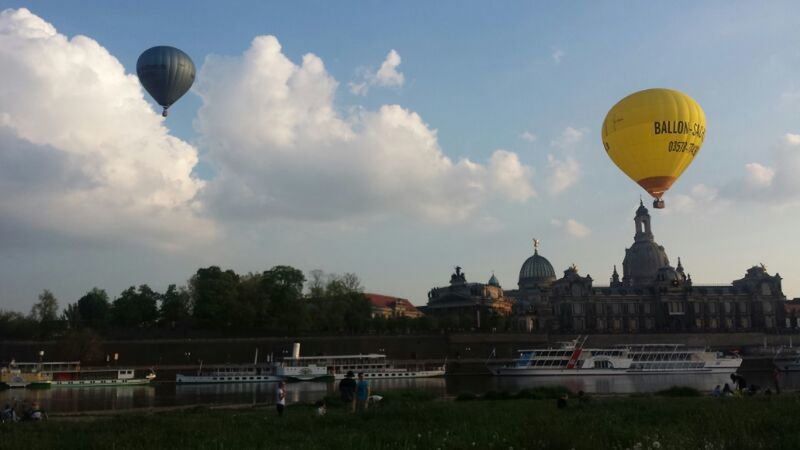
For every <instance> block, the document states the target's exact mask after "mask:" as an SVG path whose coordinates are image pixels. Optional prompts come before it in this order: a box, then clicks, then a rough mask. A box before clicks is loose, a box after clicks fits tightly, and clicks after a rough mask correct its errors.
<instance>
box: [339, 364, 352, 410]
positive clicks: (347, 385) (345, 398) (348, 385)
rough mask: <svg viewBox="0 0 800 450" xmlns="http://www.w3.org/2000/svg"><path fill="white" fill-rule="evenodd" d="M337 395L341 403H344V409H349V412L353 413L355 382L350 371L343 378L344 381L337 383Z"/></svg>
mask: <svg viewBox="0 0 800 450" xmlns="http://www.w3.org/2000/svg"><path fill="white" fill-rule="evenodd" d="M339 395H340V396H341V398H342V402H343V403H344V405H345V407H346V408H350V411H352V412H355V410H356V380H355V374H354V373H353V371H352V370H350V371H348V372H347V375H345V376H344V379H342V381H340V382H339Z"/></svg>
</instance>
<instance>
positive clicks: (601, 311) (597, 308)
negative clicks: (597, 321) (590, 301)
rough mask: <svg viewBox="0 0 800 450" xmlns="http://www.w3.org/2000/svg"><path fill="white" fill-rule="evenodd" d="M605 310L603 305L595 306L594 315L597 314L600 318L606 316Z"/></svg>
mask: <svg viewBox="0 0 800 450" xmlns="http://www.w3.org/2000/svg"><path fill="white" fill-rule="evenodd" d="M604 310H605V308H603V305H602V304H597V305H594V313H595V314H597V315H598V316H602V315H604V314H605V311H604Z"/></svg>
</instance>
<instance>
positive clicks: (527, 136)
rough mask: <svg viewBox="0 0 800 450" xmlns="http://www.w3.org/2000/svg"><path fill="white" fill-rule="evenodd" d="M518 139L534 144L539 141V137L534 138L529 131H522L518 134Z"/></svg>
mask: <svg viewBox="0 0 800 450" xmlns="http://www.w3.org/2000/svg"><path fill="white" fill-rule="evenodd" d="M519 138H520V139H522V140H523V141H527V142H536V140H537V139H539V136H536V135H535V134H533V133H531V132H530V131H523V132H522V133H520V134H519Z"/></svg>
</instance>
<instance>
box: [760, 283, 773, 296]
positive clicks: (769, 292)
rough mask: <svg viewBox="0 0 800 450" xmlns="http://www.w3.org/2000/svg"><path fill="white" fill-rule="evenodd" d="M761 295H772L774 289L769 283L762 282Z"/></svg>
mask: <svg viewBox="0 0 800 450" xmlns="http://www.w3.org/2000/svg"><path fill="white" fill-rule="evenodd" d="M761 295H772V289H770V287H769V285H768V284H767V283H763V284H761Z"/></svg>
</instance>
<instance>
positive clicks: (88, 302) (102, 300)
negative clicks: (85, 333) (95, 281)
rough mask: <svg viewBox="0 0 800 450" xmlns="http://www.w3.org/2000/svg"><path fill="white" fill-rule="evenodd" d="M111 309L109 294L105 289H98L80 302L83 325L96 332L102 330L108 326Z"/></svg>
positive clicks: (79, 313)
mask: <svg viewBox="0 0 800 450" xmlns="http://www.w3.org/2000/svg"><path fill="white" fill-rule="evenodd" d="M110 309H111V305H110V304H109V302H108V294H106V291H104V290H103V289H98V288H96V287H95V288H92V290H91V291H89V292H87V293H86V295H84V296H83V297H81V298H80V299H79V300H78V315H79V317H80V320H81V324H82V325H83V326H88V327H91V328H94V329H95V330H101V329H103V328H105V327H106V326H107V325H108V321H109V310H110Z"/></svg>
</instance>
